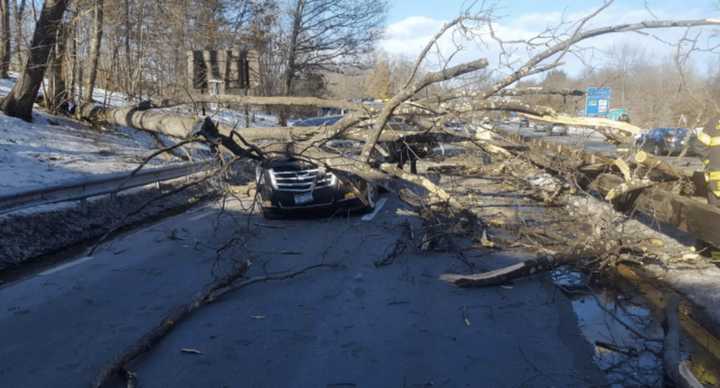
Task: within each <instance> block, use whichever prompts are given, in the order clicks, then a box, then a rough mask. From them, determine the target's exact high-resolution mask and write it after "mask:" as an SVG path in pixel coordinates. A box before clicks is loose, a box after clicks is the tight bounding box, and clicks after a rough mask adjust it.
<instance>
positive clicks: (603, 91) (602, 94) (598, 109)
mask: <svg viewBox="0 0 720 388" xmlns="http://www.w3.org/2000/svg"><path fill="white" fill-rule="evenodd" d="M611 97H612V89H610V88H587V95H586V97H585V116H587V117H607V115H608V112H609V111H610V98H611Z"/></svg>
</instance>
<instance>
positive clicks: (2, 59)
mask: <svg viewBox="0 0 720 388" xmlns="http://www.w3.org/2000/svg"><path fill="white" fill-rule="evenodd" d="M0 24H2V29H1V30H2V31H1V32H2V39H1V40H0V78H8V72H9V71H10V61H11V59H10V58H11V53H10V40H11V39H12V38H11V37H10V0H1V1H0Z"/></svg>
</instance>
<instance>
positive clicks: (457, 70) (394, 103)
mask: <svg viewBox="0 0 720 388" xmlns="http://www.w3.org/2000/svg"><path fill="white" fill-rule="evenodd" d="M488 64H489V63H488V61H487V60H486V59H478V60H475V61H472V62H467V63H463V64H460V65H457V66H453V67H450V68H447V69H443V70H440V71H436V72H433V73H429V74H427V75H425V76H424V77H423V78H422V79H420V80H419V81H416V82H414V83H413V84H411V85H409V86H407V87H405V88H403V90H401V91H400V92H399V93H398V94H396V95H395V96H394V97H393V98H392V99H391V100H390V101H389V102H388V103H387V104H385V106H384V107H383V110H382V112H381V113H380V115H379V117H378V118H377V119H375V125H374V126H373V129H372V131H371V132H370V133H368V137H367V141H366V142H365V146H364V147H363V150H362V157H361V159H362V160H363V161H365V162H366V163H367V162H369V161H370V154H371V153H372V150H373V149H374V148H375V145H376V144H377V142H378V140H379V139H380V135H381V134H382V131H383V130H384V129H385V125H386V124H387V122H388V120H389V119H390V116H392V115H393V113H395V109H397V108H398V106H400V104H402V103H404V102H406V101H407V100H409V99H411V98H412V97H413V96H415V95H416V94H417V93H418V92H420V91H421V90H423V89H425V88H426V87H428V86H430V85H432V84H435V83H438V82H442V81H447V80H449V79H452V78H455V77H459V76H461V75H464V74H468V73H472V72H474V71H478V70H482V69H484V68H486V67H487V66H488Z"/></svg>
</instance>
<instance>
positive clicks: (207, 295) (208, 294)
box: [93, 261, 337, 388]
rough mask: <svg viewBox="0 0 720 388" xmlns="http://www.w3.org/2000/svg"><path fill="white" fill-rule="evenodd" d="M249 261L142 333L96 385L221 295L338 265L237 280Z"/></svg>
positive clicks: (98, 378)
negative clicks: (145, 332)
mask: <svg viewBox="0 0 720 388" xmlns="http://www.w3.org/2000/svg"><path fill="white" fill-rule="evenodd" d="M249 267H250V263H249V262H247V261H245V262H243V263H242V264H241V265H239V266H238V267H237V268H235V269H234V270H233V271H232V272H231V273H230V274H228V275H226V276H225V277H223V278H221V279H220V280H218V281H216V282H214V283H213V284H211V285H210V286H208V287H206V288H205V289H204V290H203V291H201V292H199V293H198V294H196V295H195V297H194V298H193V299H192V301H191V302H190V303H188V304H186V305H182V306H179V307H178V308H176V309H175V310H173V311H172V312H171V313H170V314H168V315H167V316H166V317H165V318H164V319H163V320H162V321H161V322H160V324H159V325H158V326H156V327H154V328H153V329H152V330H150V331H149V332H148V333H147V334H145V335H143V336H142V337H141V338H140V339H138V341H137V342H136V343H134V344H133V345H131V346H130V347H129V348H128V349H127V350H126V351H125V352H123V353H122V354H121V355H120V356H118V357H117V359H116V360H115V361H113V362H112V363H111V364H110V365H109V366H108V367H106V368H105V369H103V370H102V371H101V373H100V374H99V375H98V377H97V379H96V380H95V384H94V385H93V386H94V387H95V388H102V387H105V386H107V384H108V383H109V382H110V381H111V380H112V378H113V377H115V376H118V375H120V374H126V373H125V372H124V371H127V365H128V364H129V363H130V362H132V361H133V360H135V359H136V358H137V357H138V356H140V355H141V354H143V353H145V352H147V351H148V350H150V349H151V348H152V347H153V346H154V345H155V344H157V343H158V342H159V341H161V340H162V339H163V338H165V336H167V335H168V334H169V333H170V332H171V331H172V329H174V328H175V327H176V326H177V325H178V324H179V323H181V322H183V321H184V320H186V319H187V318H189V317H190V315H192V313H193V312H195V311H196V310H198V309H199V308H201V307H203V306H205V305H208V304H210V303H213V302H215V301H217V300H218V299H219V298H221V297H223V296H225V295H227V294H228V293H231V292H233V291H236V290H239V289H241V288H244V287H247V286H250V285H252V284H257V283H263V282H269V281H279V280H287V279H292V278H295V277H298V276H300V275H303V274H306V273H308V272H310V271H313V270H316V269H320V268H336V267H337V265H335V264H325V263H321V264H315V265H311V266H308V267H305V268H303V269H300V270H298V271H292V272H284V273H280V274H274V275H267V276H256V277H253V278H249V279H247V280H245V281H242V282H239V283H238V282H237V281H238V280H239V279H240V278H241V277H242V276H244V275H245V273H246V272H247V270H248V268H249Z"/></svg>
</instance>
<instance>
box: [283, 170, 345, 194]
mask: <svg viewBox="0 0 720 388" xmlns="http://www.w3.org/2000/svg"><path fill="white" fill-rule="evenodd" d="M269 173H270V178H271V179H272V183H273V187H275V189H276V190H278V191H291V192H298V193H299V192H306V191H312V190H317V189H321V188H324V187H330V186H332V185H333V184H335V176H334V175H333V174H332V173H328V172H325V171H323V170H321V169H318V168H315V169H309V170H293V171H275V170H273V169H271V170H269Z"/></svg>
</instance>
